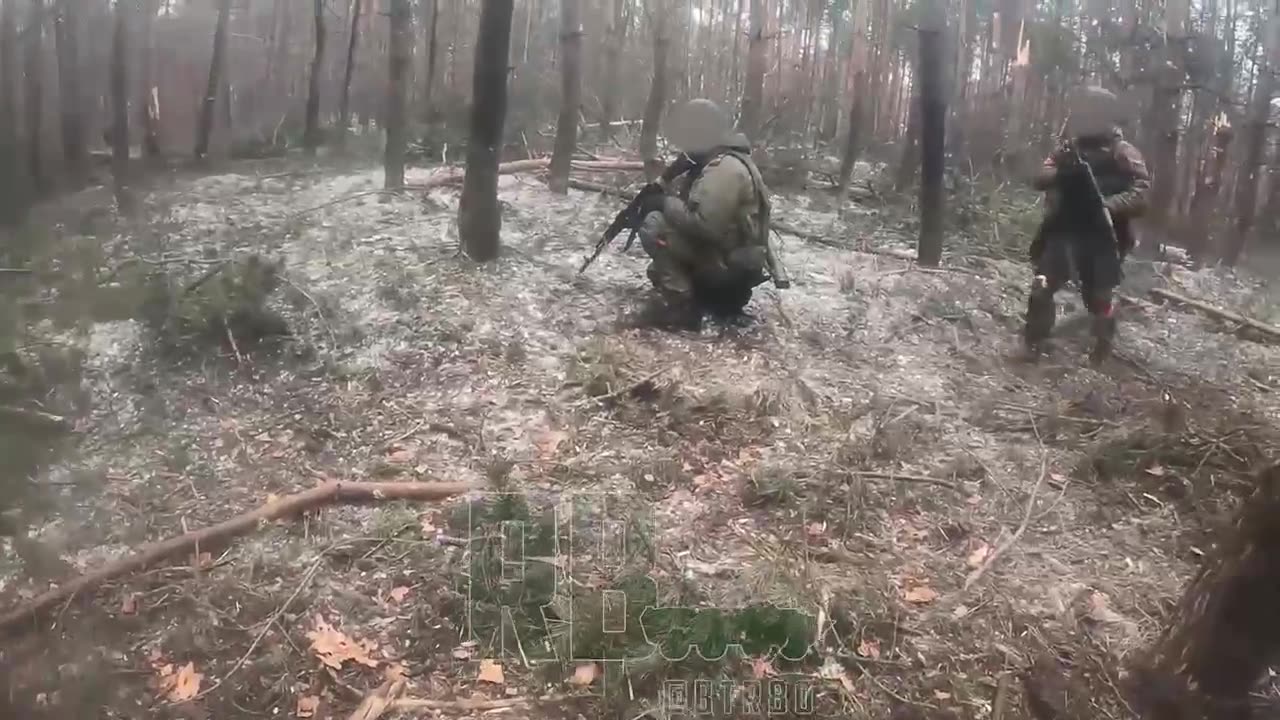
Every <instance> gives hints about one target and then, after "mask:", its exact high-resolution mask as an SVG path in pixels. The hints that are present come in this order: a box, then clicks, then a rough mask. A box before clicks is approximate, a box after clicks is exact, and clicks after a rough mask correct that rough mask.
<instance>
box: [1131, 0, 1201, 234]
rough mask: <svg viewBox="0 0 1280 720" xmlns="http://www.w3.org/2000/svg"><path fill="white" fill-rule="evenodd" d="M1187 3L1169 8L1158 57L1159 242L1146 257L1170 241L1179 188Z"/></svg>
mask: <svg viewBox="0 0 1280 720" xmlns="http://www.w3.org/2000/svg"><path fill="white" fill-rule="evenodd" d="M1188 9H1189V6H1188V3H1187V1H1186V0H1170V1H1169V2H1168V3H1167V4H1166V7H1165V15H1166V19H1165V22H1166V23H1167V28H1166V32H1165V34H1164V41H1163V42H1162V43H1161V47H1160V49H1159V50H1158V51H1157V52H1156V53H1155V56H1156V57H1155V63H1154V65H1155V68H1156V77H1155V84H1154V86H1153V88H1152V93H1151V105H1150V107H1149V115H1148V117H1147V126H1148V128H1149V130H1150V136H1151V137H1150V138H1149V141H1148V145H1149V146H1150V147H1151V153H1150V157H1151V174H1152V180H1151V209H1150V211H1149V212H1148V213H1147V219H1146V224H1147V226H1148V228H1149V230H1148V237H1153V238H1154V239H1155V242H1145V243H1142V244H1141V245H1139V248H1140V249H1141V251H1142V253H1143V254H1144V255H1146V256H1148V257H1154V256H1155V253H1156V251H1157V249H1158V248H1159V246H1160V245H1161V244H1162V243H1163V242H1164V241H1165V240H1166V239H1167V238H1166V237H1165V236H1166V235H1167V231H1168V228H1169V227H1170V225H1169V220H1170V218H1169V212H1170V209H1171V208H1172V206H1173V199H1174V196H1175V195H1176V193H1177V188H1178V127H1179V124H1180V123H1181V116H1180V113H1179V107H1180V105H1181V104H1182V103H1181V101H1182V84H1183V75H1184V74H1183V72H1182V71H1181V70H1180V69H1179V68H1178V67H1177V61H1176V50H1175V49H1176V47H1178V46H1179V45H1180V44H1181V41H1182V40H1183V36H1184V35H1185V34H1186V30H1185V27H1186V22H1187V17H1186V16H1187V13H1188Z"/></svg>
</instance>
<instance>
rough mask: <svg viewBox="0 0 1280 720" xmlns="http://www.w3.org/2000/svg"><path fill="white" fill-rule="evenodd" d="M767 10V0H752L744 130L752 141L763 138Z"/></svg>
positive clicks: (742, 123) (743, 110) (741, 120)
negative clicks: (762, 120)
mask: <svg viewBox="0 0 1280 720" xmlns="http://www.w3.org/2000/svg"><path fill="white" fill-rule="evenodd" d="M767 14H768V11H767V10H766V9H765V0H751V15H750V17H749V18H748V21H749V22H750V23H751V25H750V28H751V30H750V32H751V35H750V39H749V40H748V41H747V77H746V81H745V87H744V88H743V91H742V116H741V118H740V120H739V123H740V125H741V130H742V132H743V133H745V134H746V136H747V137H748V138H750V139H751V142H752V143H757V142H759V140H760V129H761V128H760V122H761V118H762V115H763V113H764V72H765V64H766V63H767V62H768V58H766V57H765V53H766V51H767V50H768V41H767V40H766V39H765V36H764V26H765V20H766V15H767Z"/></svg>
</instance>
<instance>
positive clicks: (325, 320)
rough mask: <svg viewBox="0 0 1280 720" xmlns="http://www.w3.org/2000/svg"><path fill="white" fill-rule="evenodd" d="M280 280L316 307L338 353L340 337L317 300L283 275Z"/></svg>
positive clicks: (330, 340)
mask: <svg viewBox="0 0 1280 720" xmlns="http://www.w3.org/2000/svg"><path fill="white" fill-rule="evenodd" d="M280 279H281V280H283V281H284V283H285V284H286V285H288V286H289V287H291V288H293V289H294V290H297V291H298V294H300V295H302V297H304V298H306V299H307V300H308V301H310V303H311V305H312V306H313V307H315V309H316V317H318V318H320V323H321V324H322V325H324V329H325V330H327V331H328V332H329V343H330V345H331V346H332V347H333V351H334V352H337V351H338V335H337V334H336V333H334V332H333V326H332V325H330V324H329V319H328V318H326V317H325V316H324V310H321V309H320V303H318V302H316V299H315V298H313V297H311V293H308V292H307V291H306V290H303V289H302V288H300V287H298V285H297V283H295V282H293V281H292V280H290V279H289V278H287V277H284V276H283V275H281V276H280Z"/></svg>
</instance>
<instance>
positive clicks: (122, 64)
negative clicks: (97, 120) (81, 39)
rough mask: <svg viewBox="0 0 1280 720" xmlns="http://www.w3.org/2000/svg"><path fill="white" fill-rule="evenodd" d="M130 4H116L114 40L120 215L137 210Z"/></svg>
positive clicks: (114, 153) (115, 177)
mask: <svg viewBox="0 0 1280 720" xmlns="http://www.w3.org/2000/svg"><path fill="white" fill-rule="evenodd" d="M129 6H130V3H129V2H127V1H125V0H117V2H116V8H115V14H116V17H115V32H114V33H113V35H112V39H111V179H112V185H113V189H114V191H115V196H116V208H117V210H118V211H119V213H120V214H121V215H131V214H133V210H134V203H133V195H132V193H131V192H130V191H129V78H128V58H129V17H128V8H129Z"/></svg>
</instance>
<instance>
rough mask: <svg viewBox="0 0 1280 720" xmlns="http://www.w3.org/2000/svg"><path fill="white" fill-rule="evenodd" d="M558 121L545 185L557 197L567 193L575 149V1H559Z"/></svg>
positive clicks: (578, 30) (578, 91)
mask: <svg viewBox="0 0 1280 720" xmlns="http://www.w3.org/2000/svg"><path fill="white" fill-rule="evenodd" d="M560 73H561V84H560V119H559V120H558V121H557V122H556V144H555V150H554V151H553V152H552V154H551V167H550V169H549V171H548V173H547V176H548V177H547V185H548V187H550V188H551V192H553V193H558V194H560V195H565V194H568V192H569V161H570V160H572V159H573V153H574V152H575V151H576V150H577V149H578V107H579V106H580V105H581V104H582V22H581V19H580V18H579V0H560Z"/></svg>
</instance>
